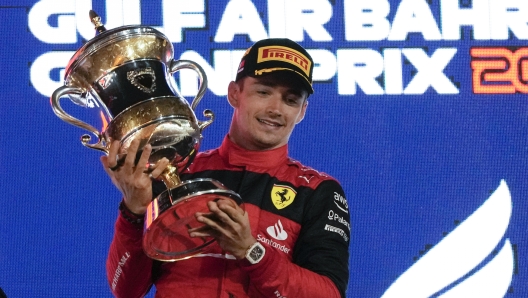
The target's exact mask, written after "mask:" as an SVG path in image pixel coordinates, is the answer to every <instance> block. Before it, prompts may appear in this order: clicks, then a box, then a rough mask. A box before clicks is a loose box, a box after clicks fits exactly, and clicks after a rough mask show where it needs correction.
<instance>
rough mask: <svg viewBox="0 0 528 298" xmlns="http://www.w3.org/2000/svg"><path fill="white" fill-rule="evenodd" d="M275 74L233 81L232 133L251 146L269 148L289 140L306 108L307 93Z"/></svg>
mask: <svg viewBox="0 0 528 298" xmlns="http://www.w3.org/2000/svg"><path fill="white" fill-rule="evenodd" d="M288 82H289V81H288V80H284V78H279V79H277V77H274V76H270V75H268V76H263V77H258V78H253V77H246V78H244V79H242V80H241V81H239V82H238V83H235V82H231V83H230V84H229V89H228V100H229V103H230V104H231V105H232V106H233V108H235V111H234V114H233V120H232V122H231V128H230V130H229V136H230V138H231V140H232V141H234V142H235V143H236V144H237V145H239V146H241V147H243V148H246V149H249V150H268V149H274V148H277V147H280V146H282V145H285V144H286V143H288V139H289V138H290V135H291V133H292V131H293V128H294V127H295V125H296V124H297V123H299V122H300V121H301V120H302V119H303V117H304V114H305V112H306V106H307V104H308V103H307V101H306V98H307V96H308V93H307V92H306V91H305V90H303V89H302V88H301V87H299V86H298V85H295V84H291V83H288Z"/></svg>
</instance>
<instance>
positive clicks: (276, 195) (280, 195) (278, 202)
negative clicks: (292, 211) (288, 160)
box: [271, 184, 297, 210]
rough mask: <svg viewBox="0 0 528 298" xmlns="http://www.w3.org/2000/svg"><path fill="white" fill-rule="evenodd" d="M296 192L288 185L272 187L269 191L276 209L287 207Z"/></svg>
mask: <svg viewBox="0 0 528 298" xmlns="http://www.w3.org/2000/svg"><path fill="white" fill-rule="evenodd" d="M295 195H297V192H296V191H295V189H293V188H292V187H290V186H288V185H277V184H275V185H273V188H272V189H271V201H272V202H273V205H275V207H276V208H277V209H279V210H280V209H283V208H286V207H288V206H289V205H290V204H291V203H293V200H294V199H295Z"/></svg>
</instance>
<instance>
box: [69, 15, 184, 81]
mask: <svg viewBox="0 0 528 298" xmlns="http://www.w3.org/2000/svg"><path fill="white" fill-rule="evenodd" d="M101 27H102V25H101V26H99V27H96V29H98V31H99V32H100V34H99V35H97V36H96V37H94V38H93V39H91V40H89V41H88V42H87V43H86V44H84V45H83V46H82V47H81V48H80V49H78V50H77V51H76V52H75V54H74V55H73V57H72V58H71V59H70V61H69V63H68V65H67V66H66V71H65V76H64V84H65V85H66V86H72V87H80V88H82V89H84V90H89V89H90V86H91V85H92V84H93V82H95V81H96V80H97V79H99V78H100V77H101V76H103V75H105V74H106V73H107V72H108V71H110V70H112V69H114V68H115V67H117V66H120V65H122V64H124V63H126V62H129V61H132V60H140V59H156V60H160V61H161V62H163V63H167V62H168V61H169V60H170V59H171V58H172V57H173V54H174V48H173V46H172V43H171V42H170V41H169V39H168V38H167V37H166V36H165V35H164V34H163V33H161V32H159V31H158V30H156V29H154V28H152V27H148V26H142V25H127V26H121V27H117V28H114V29H110V30H104V27H102V28H103V30H100V28H101ZM101 31H102V32H101Z"/></svg>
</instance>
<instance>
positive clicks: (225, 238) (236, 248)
mask: <svg viewBox="0 0 528 298" xmlns="http://www.w3.org/2000/svg"><path fill="white" fill-rule="evenodd" d="M207 207H208V208H209V211H211V212H209V213H202V212H197V213H196V214H195V216H196V220H197V221H199V222H201V223H203V224H205V226H202V227H198V228H193V229H189V235H190V236H191V237H208V236H209V237H213V238H215V239H216V241H217V242H218V244H219V245H220V247H221V248H222V249H223V250H225V251H227V252H230V253H231V254H233V255H234V256H235V257H236V258H237V259H243V258H244V257H245V255H246V251H247V249H248V248H249V247H250V246H251V245H252V244H254V243H255V242H257V240H256V239H255V238H254V237H253V235H251V227H250V225H249V218H248V214H247V212H245V211H244V210H243V209H242V208H240V206H238V205H237V204H235V203H234V202H233V201H232V200H229V199H219V200H216V201H210V202H208V203H207Z"/></svg>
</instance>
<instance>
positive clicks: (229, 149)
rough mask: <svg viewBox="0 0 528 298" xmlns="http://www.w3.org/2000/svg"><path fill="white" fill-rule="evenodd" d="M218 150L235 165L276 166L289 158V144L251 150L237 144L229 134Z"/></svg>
mask: <svg viewBox="0 0 528 298" xmlns="http://www.w3.org/2000/svg"><path fill="white" fill-rule="evenodd" d="M218 150H219V154H220V156H221V157H222V159H224V160H225V161H227V163H229V164H232V165H235V166H248V165H249V166H256V167H261V168H262V167H266V168H275V167H277V166H279V165H281V164H284V161H285V160H287V159H288V145H287V144H286V145H284V146H281V147H279V148H275V149H271V150H263V151H251V150H247V149H244V148H242V147H240V146H238V145H237V144H235V143H234V142H233V141H231V140H230V139H229V136H228V135H226V136H225V138H224V140H223V141H222V145H221V146H220V148H218Z"/></svg>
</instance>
